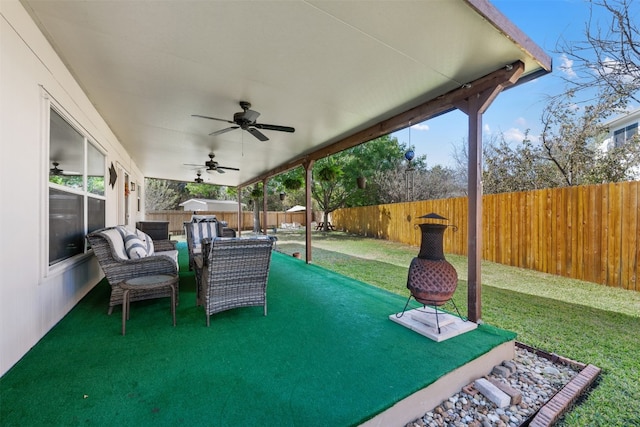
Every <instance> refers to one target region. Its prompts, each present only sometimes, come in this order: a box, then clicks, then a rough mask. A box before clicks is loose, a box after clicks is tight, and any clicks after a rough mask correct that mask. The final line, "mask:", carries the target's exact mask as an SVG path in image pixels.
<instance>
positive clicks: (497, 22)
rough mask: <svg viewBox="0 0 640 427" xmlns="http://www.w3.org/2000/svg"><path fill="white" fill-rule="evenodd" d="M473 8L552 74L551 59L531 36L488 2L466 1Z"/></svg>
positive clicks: (486, 0)
mask: <svg viewBox="0 0 640 427" xmlns="http://www.w3.org/2000/svg"><path fill="white" fill-rule="evenodd" d="M465 1H466V2H467V3H468V4H469V6H470V7H471V8H473V9H474V10H475V11H476V12H478V14H479V15H481V16H483V17H484V18H485V19H486V20H487V21H489V22H490V23H491V25H493V26H494V28H495V29H496V30H497V31H499V32H500V33H502V34H503V35H504V36H505V37H507V38H508V39H510V40H511V41H513V42H514V43H515V44H516V45H517V46H519V47H520V49H522V50H523V51H524V52H525V53H526V54H527V56H529V57H531V58H533V59H534V60H535V61H536V62H537V63H538V65H540V67H541V68H542V69H543V70H545V71H546V72H547V73H548V72H551V69H552V66H551V63H552V61H551V57H550V56H549V55H547V54H546V53H545V51H544V50H542V48H540V46H538V45H537V44H536V43H535V42H534V41H533V40H531V38H530V37H529V36H527V35H526V34H525V33H524V32H523V31H522V30H521V29H520V28H518V27H517V26H516V25H515V24H514V23H513V22H511V21H510V20H509V19H508V18H507V17H506V16H504V15H503V14H502V13H501V12H500V11H499V10H498V9H496V7H495V6H494V5H492V4H491V3H490V2H489V1H488V0H465Z"/></svg>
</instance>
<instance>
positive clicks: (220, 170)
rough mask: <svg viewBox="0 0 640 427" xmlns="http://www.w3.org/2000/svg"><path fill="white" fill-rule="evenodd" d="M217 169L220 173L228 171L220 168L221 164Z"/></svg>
mask: <svg viewBox="0 0 640 427" xmlns="http://www.w3.org/2000/svg"><path fill="white" fill-rule="evenodd" d="M216 171H217V172H218V173H226V172H225V171H223V170H222V169H221V168H220V166H218V167H217V168H216Z"/></svg>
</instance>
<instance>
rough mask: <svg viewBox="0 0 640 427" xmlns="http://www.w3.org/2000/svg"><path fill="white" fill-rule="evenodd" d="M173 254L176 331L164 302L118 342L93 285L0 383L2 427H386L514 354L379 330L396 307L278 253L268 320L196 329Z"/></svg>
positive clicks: (501, 340)
mask: <svg viewBox="0 0 640 427" xmlns="http://www.w3.org/2000/svg"><path fill="white" fill-rule="evenodd" d="M180 249H181V256H180V264H181V274H180V276H181V277H180V286H181V287H180V293H181V297H180V305H179V307H178V313H177V314H178V324H177V326H176V327H175V328H174V327H172V326H171V321H170V314H169V303H168V299H166V298H165V299H158V300H152V301H146V302H140V303H136V304H135V305H132V313H131V319H130V320H129V322H128V323H129V326H128V329H127V335H126V337H122V336H121V335H120V316H118V315H117V314H114V315H112V316H107V315H106V314H105V313H106V308H107V302H108V299H109V285H108V284H107V283H106V281H102V282H100V283H99V284H98V286H96V287H95V288H94V289H93V290H92V291H91V292H90V293H89V294H88V295H87V296H86V297H85V298H84V299H83V300H82V301H81V302H80V303H79V304H78V305H77V306H76V307H74V309H73V310H71V312H70V313H69V314H68V315H67V316H66V317H65V318H64V319H62V321H61V322H60V323H59V324H58V325H56V326H55V327H54V328H53V330H52V331H51V332H49V333H48V334H47V335H46V336H45V337H44V338H43V340H42V341H41V342H40V343H39V344H38V345H37V346H36V347H34V348H33V349H32V350H31V351H30V352H29V353H28V354H27V355H26V356H25V357H24V358H23V359H22V360H21V361H20V362H19V363H18V364H17V365H16V366H14V367H13V369H11V370H10V371H9V372H8V373H7V374H6V375H5V376H4V377H3V378H2V379H1V380H0V401H2V424H3V425H4V426H14V425H15V426H18V425H77V424H86V425H106V424H112V423H113V422H116V423H118V424H119V425H152V424H153V425H160V426H163V425H178V424H189V425H215V426H223V425H224V426H227V425H242V424H247V423H249V424H256V423H257V424H260V425H265V426H314V425H325V426H349V425H362V424H364V425H369V426H391V425H398V426H399V425H404V424H406V423H407V422H410V421H412V420H414V419H416V418H418V417H420V416H422V414H424V413H425V412H427V411H428V410H430V409H431V408H432V407H433V406H435V405H437V404H439V403H440V402H441V401H442V400H444V399H446V398H447V397H448V396H449V395H450V394H451V393H454V392H455V391H457V390H459V389H460V387H462V386H464V385H466V384H468V383H469V382H471V381H473V380H474V379H476V378H477V376H478V375H481V374H487V373H488V372H486V369H487V367H489V369H491V367H492V366H494V365H496V364H499V363H500V362H502V361H503V360H505V359H510V358H511V357H512V355H513V352H514V350H513V339H514V337H515V334H514V333H511V332H508V331H503V330H500V329H497V328H494V327H491V326H489V325H481V326H480V327H479V328H478V329H476V330H474V331H473V332H469V333H467V334H464V335H462V336H459V337H457V338H453V339H450V340H448V341H445V342H442V343H436V342H435V341H431V340H429V339H426V338H424V337H422V336H421V335H419V334H417V333H415V332H413V331H411V330H409V329H406V328H403V327H402V326H400V325H397V324H396V323H394V322H391V321H389V320H388V318H387V316H388V315H389V314H391V313H395V312H397V311H399V310H400V309H401V307H402V305H403V304H404V298H403V297H400V296H398V295H394V294H391V293H389V292H387V291H384V290H381V289H379V288H375V287H373V286H370V285H368V284H365V283H361V282H358V281H355V280H352V279H349V278H346V277H344V276H341V275H339V274H336V273H333V272H331V271H328V270H325V269H323V268H321V267H317V266H313V265H308V264H305V263H304V262H303V261H301V260H298V259H295V258H293V257H291V256H288V255H285V254H282V253H274V254H273V261H272V267H271V273H270V277H269V288H268V289H269V290H268V304H269V314H268V316H266V317H264V316H263V313H262V309H261V308H260V307H255V308H254V307H251V308H242V309H236V310H231V311H227V312H224V313H220V314H216V315H214V316H213V318H212V322H211V326H210V327H209V328H207V327H206V326H205V316H204V312H203V310H202V307H196V306H195V283H194V277H193V272H189V271H188V268H187V262H188V261H187V255H186V250H185V249H186V248H185V246H184V244H181V245H180ZM301 278H302V279H301ZM118 314H119V313H118ZM36 408H37V409H36Z"/></svg>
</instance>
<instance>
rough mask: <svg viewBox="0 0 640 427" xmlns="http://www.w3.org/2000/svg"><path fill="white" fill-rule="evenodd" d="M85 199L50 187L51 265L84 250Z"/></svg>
mask: <svg viewBox="0 0 640 427" xmlns="http://www.w3.org/2000/svg"><path fill="white" fill-rule="evenodd" d="M83 199H84V198H83V196H81V195H79V194H71V193H68V192H66V191H61V190H56V189H53V188H50V189H49V265H51V264H55V263H56V262H59V261H62V260H64V259H67V258H71V257H72V256H74V255H78V254H81V253H83V252H84V227H83V222H84V221H83V217H84V209H83V205H84V203H83Z"/></svg>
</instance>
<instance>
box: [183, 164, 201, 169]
mask: <svg viewBox="0 0 640 427" xmlns="http://www.w3.org/2000/svg"><path fill="white" fill-rule="evenodd" d="M182 165H183V166H194V167H198V168H201V167H202V165H196V164H195V163H183V164H182Z"/></svg>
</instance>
